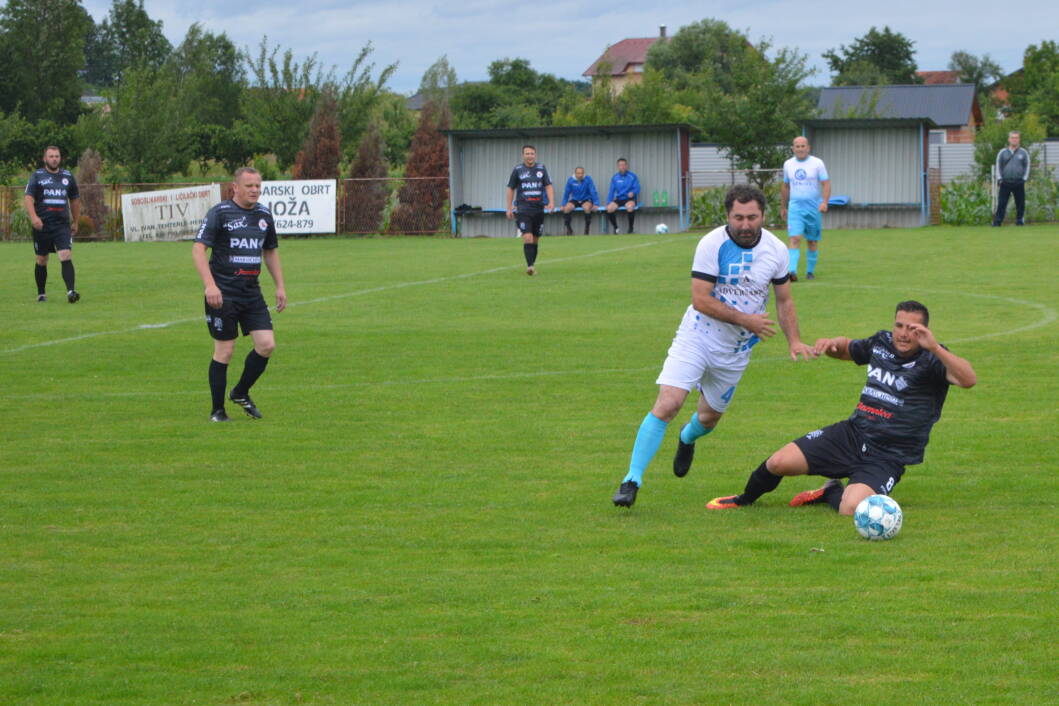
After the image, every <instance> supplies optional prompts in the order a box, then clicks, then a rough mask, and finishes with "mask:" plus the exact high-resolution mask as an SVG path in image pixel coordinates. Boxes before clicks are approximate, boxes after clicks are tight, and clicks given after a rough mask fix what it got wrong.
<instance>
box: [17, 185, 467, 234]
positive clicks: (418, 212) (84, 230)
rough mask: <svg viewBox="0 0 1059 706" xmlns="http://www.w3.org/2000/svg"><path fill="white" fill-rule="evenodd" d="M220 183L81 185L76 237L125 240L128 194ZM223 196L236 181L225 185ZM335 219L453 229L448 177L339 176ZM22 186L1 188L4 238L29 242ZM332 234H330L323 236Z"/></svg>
mask: <svg viewBox="0 0 1059 706" xmlns="http://www.w3.org/2000/svg"><path fill="white" fill-rule="evenodd" d="M216 183H220V182H189V183H181V184H79V185H78V187H79V189H80V192H81V197H80V199H81V219H80V227H79V229H78V234H77V240H79V241H85V240H122V239H123V238H124V231H123V228H124V226H123V222H122V214H121V197H122V195H123V194H136V193H145V192H151V191H160V190H163V189H176V188H183V187H189V186H209V185H212V184H216ZM220 186H221V195H222V197H223V198H231V184H230V183H229V182H223V183H220ZM337 192H338V193H337V195H336V198H335V223H336V230H337V232H338V233H339V234H355V235H367V234H392V235H432V234H436V233H449V232H450V228H451V221H450V217H449V214H448V211H449V208H448V204H449V180H448V177H415V178H401V177H398V178H384V179H339V180H338V185H337ZM24 194H25V187H23V186H2V187H0V240H5V241H7V240H30V239H31V237H32V231H31V226H30V221H29V216H28V214H27V213H26V211H25V208H24V207H23V196H24ZM321 235H327V234H321Z"/></svg>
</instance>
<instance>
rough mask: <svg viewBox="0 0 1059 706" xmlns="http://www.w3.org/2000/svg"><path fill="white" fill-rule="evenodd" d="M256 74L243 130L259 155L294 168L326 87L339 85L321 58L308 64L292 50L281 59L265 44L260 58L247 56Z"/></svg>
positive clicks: (245, 95)
mask: <svg viewBox="0 0 1059 706" xmlns="http://www.w3.org/2000/svg"><path fill="white" fill-rule="evenodd" d="M244 61H246V64H247V67H248V68H249V70H250V81H251V83H250V86H249V87H248V88H247V89H246V90H245V91H244V92H243V97H242V112H243V118H242V120H241V121H240V123H241V125H240V128H239V129H240V130H242V131H243V132H244V133H245V134H246V135H247V137H248V139H249V141H250V145H251V148H252V151H253V152H254V153H269V152H271V153H272V154H274V155H276V162H277V164H278V165H279V167H280V169H282V170H284V171H285V170H287V169H288V168H289V167H290V166H291V165H292V164H294V160H295V157H296V156H297V154H298V150H299V149H300V148H301V145H302V143H303V142H305V137H306V136H307V135H308V134H309V121H310V120H311V119H312V116H313V113H314V112H315V111H316V101H317V99H318V97H319V95H320V92H321V90H322V89H323V88H324V86H325V85H333V84H334V81H335V78H334V73H333V72H328V73H325V72H324V71H323V69H322V68H321V67H320V64H319V62H318V61H317V58H316V54H313V55H312V56H310V57H308V58H307V59H305V60H304V61H302V62H298V61H296V60H295V59H294V52H293V51H291V50H290V49H288V50H286V51H284V52H283V54H282V55H281V54H280V48H279V47H278V46H276V47H273V48H271V49H270V48H269V46H268V37H265V38H263V39H262V40H261V45H260V46H259V47H258V52H257V54H256V55H255V56H250V55H244Z"/></svg>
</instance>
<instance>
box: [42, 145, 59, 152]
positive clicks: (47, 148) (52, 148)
mask: <svg viewBox="0 0 1059 706" xmlns="http://www.w3.org/2000/svg"><path fill="white" fill-rule="evenodd" d="M52 150H55V151H56V152H58V153H59V154H62V153H63V151H62V150H61V149H59V148H58V147H56V146H55V145H48V146H47V147H45V148H44V152H42V153H41V154H48V153H49V152H51V151H52Z"/></svg>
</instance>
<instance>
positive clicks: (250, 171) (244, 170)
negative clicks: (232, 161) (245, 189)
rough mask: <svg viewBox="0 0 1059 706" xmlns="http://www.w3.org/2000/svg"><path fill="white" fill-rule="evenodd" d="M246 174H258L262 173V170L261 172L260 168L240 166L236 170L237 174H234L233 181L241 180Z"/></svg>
mask: <svg viewBox="0 0 1059 706" xmlns="http://www.w3.org/2000/svg"><path fill="white" fill-rule="evenodd" d="M244 174H257V175H260V174H261V172H259V171H258V170H256V169H254V168H253V167H239V168H238V169H236V170H235V174H233V175H232V181H239V177H241V176H243V175H244Z"/></svg>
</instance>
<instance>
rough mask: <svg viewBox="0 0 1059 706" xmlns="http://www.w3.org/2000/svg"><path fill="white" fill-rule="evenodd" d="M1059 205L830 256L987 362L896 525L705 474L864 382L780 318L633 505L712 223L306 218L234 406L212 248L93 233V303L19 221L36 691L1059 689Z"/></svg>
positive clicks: (12, 462) (13, 648)
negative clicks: (716, 501)
mask: <svg viewBox="0 0 1059 706" xmlns="http://www.w3.org/2000/svg"><path fill="white" fill-rule="evenodd" d="M1057 234H1059V230H1057V229H1056V228H1054V227H1044V226H1035V227H1026V228H1025V229H1021V230H1019V231H1017V232H1016V231H1015V229H1013V228H1012V229H1006V228H1005V229H1003V231H1001V232H999V233H998V231H996V230H992V229H989V228H960V229H955V228H941V229H938V228H932V229H915V230H883V231H836V232H829V233H827V235H826V236H825V240H824V244H823V246H822V256H821V263H820V279H819V280H817V281H816V282H799V283H798V284H796V285H794V287H795V298H796V303H797V307H798V311H799V314H800V319H801V326H802V331H803V336H804V338H805V339H806V340H809V341H811V340H813V339H815V338H816V337H819V336H832V335H850V336H864V335H869V334H871V333H873V332H874V331H876V330H877V329H879V328H885V327H887V326H888V325H889V322H890V321H891V320H892V315H893V306H894V304H895V303H896V302H897V301H899V300H901V299H906V298H916V299H920V300H922V301H923V302H924V303H926V304H927V305H928V306H929V307H930V309H931V314H932V328H933V330H934V331H935V333H936V334H937V336H938V337H939V339H940V340H942V341H943V342H945V343H947V344H948V345H949V346H950V347H951V348H952V349H953V350H954V351H955V352H957V353H958V354H960V355H962V356H965V357H966V358H967V359H969V360H970V361H971V362H972V364H973V365H974V366H975V368H976V370H977V372H978V377H979V384H978V386H977V387H975V388H974V389H971V390H960V389H955V388H954V389H953V390H952V391H951V392H950V395H949V400H948V403H947V405H946V408H945V412H944V414H943V416H942V419H941V421H940V422H939V423H938V424H937V426H936V427H935V429H934V434H933V437H934V438H933V441H932V443H931V445H930V447H929V448H928V451H927V458H926V462H925V463H924V464H922V465H920V466H914V467H911V468H910V469H909V471H908V472H907V473H906V475H905V478H904V480H903V482H902V483H901V484H900V485H899V486H898V488H897V489H896V491H895V496H896V497H897V499H898V500H899V502H900V503H901V504H902V506H903V508H904V510H905V525H904V528H903V529H902V531H901V534H900V535H899V536H898V537H897V538H896V539H894V540H893V541H890V542H881V543H869V542H866V541H864V540H862V539H860V538H859V537H858V535H857V534H856V532H855V531H854V529H853V526H852V522H851V521H850V520H849V519H848V518H844V517H839V516H837V515H835V514H834V513H833V512H831V511H830V510H828V509H826V508H819V507H812V508H803V509H799V510H793V509H790V508H788V507H787V506H786V502H787V500H789V499H790V497H791V495H793V494H794V493H795V492H797V491H800V490H803V489H806V488H808V487H812V486H814V485H815V481H814V479H811V478H797V479H788V480H785V481H784V482H783V484H782V485H781V486H780V488H779V489H778V490H777V491H776V492H775V493H773V494H771V495H769V496H766V497H765V498H763V499H762V500H761V501H760V502H759V503H758V504H757V505H755V506H754V507H752V508H748V509H746V510H743V511H739V512H727V513H708V512H706V511H705V510H704V507H703V506H704V504H705V501H706V500H708V499H709V498H711V497H714V496H716V495H721V494H726V493H732V492H737V491H739V490H740V489H741V488H742V485H743V483H744V482H745V479H746V477H747V475H748V473H749V472H750V471H751V470H752V469H753V468H754V467H755V466H756V465H757V464H758V463H760V462H761V460H762V459H764V458H765V457H766V456H767V455H768V454H769V453H771V452H772V451H773V450H775V449H776V448H778V447H779V446H781V445H782V444H784V443H786V442H787V441H789V440H790V439H792V438H794V437H795V436H798V435H800V434H802V433H805V432H806V431H809V430H811V429H814V428H816V427H818V426H821V425H823V424H827V423H830V422H833V421H837V420H839V419H842V418H844V417H846V416H848V414H849V413H850V411H851V410H852V408H853V406H854V404H855V403H856V399H857V396H858V392H859V390H860V387H861V385H862V383H863V379H864V369H863V368H858V367H856V366H854V365H851V364H848V363H839V362H836V361H833V360H822V361H814V362H812V363H804V362H800V363H791V362H789V361H787V360H786V359H785V351H786V348H785V346H784V344H783V342H782V337H781V338H780V339H773V340H771V341H767V342H765V343H763V344H762V345H760V346H759V347H758V348H757V349H755V353H754V358H753V361H752V363H751V365H750V367H749V369H748V370H747V373H746V375H745V376H744V378H743V382H742V383H741V385H740V387H739V390H738V393H737V395H736V397H735V399H734V400H733V404H732V406H731V408H730V410H729V412H728V414H727V415H726V416H725V418H724V419H723V420H722V422H721V425H720V426H719V427H718V430H717V431H716V432H715V433H714V434H712V435H711V436H710V437H708V438H707V439H704V440H703V442H701V443H700V448H699V452H698V455H697V458H696V464H695V467H694V468H693V469H692V472H691V473H690V475H689V476H688V477H687V478H684V479H679V480H678V479H676V478H674V477H673V475H672V473H670V471H669V469H668V466H669V463H670V459H671V455H672V450H673V444H674V443H675V442H674V440H673V439H674V438H675V433H676V428H677V426H678V425H675V424H674V425H672V428H671V429H670V430H669V433H668V434H667V437H666V441H665V443H664V445H663V448H662V450H661V452H660V453H659V456H658V457H657V458H656V460H655V462H654V463H653V464H652V466H651V468H650V469H649V470H648V474H647V476H646V479H645V485H644V488H643V490H642V491H641V493H640V497H639V500H638V501H637V504H636V506H635V507H634V508H632V510H631V511H625V510H620V509H617V508H614V507H613V506H612V505H611V503H610V496H611V495H612V493H613V492H614V490H615V488H616V487H617V485H618V483H619V481H620V480H621V478H622V476H623V475H624V473H625V470H626V466H627V463H628V456H629V452H630V449H631V446H632V441H633V437H634V435H635V432H636V428H637V427H638V425H639V423H640V421H641V419H642V418H643V415H644V414H645V413H646V411H647V410H648V409H649V407H650V405H651V403H652V401H653V399H654V395H655V386H654V379H655V376H656V375H657V372H658V369H659V367H660V365H661V363H662V360H663V358H664V356H665V352H666V349H667V347H668V345H669V341H670V339H671V337H672V334H673V331H674V330H675V328H676V326H677V323H678V322H679V319H680V316H681V313H682V311H683V309H684V308H685V307H686V305H687V302H688V295H689V277H688V273H689V270H690V263H691V257H692V253H693V250H694V245H695V242H696V237H697V236H691V235H686V234H685V235H670V236H654V235H652V236H621V237H599V236H597V237H579V238H546V239H545V240H544V241H543V243H542V246H541V253H542V257H541V262H540V263H539V265H540V271H541V274H540V276H538V277H536V278H528V277H526V276H525V275H524V274H522V268H521V266H520V263H521V257H522V253H521V244H520V243H518V242H516V241H513V240H447V239H444V240H442V239H364V240H347V239H318V240H294V241H286V242H284V243H283V245H282V250H281V252H282V257H283V263H284V268H285V271H286V275H287V280H288V294H289V297H290V299H291V301H292V302H293V305H292V306H291V307H290V309H289V310H288V311H286V312H283V313H282V314H279V315H278V316H276V317H275V322H276V328H277V339H278V345H279V347H278V349H277V352H276V355H275V357H274V358H273V361H272V363H271V365H270V367H269V369H268V371H267V372H266V374H265V376H264V377H263V378H262V380H261V382H260V383H259V384H258V386H257V387H255V389H254V398H255V400H256V401H257V403H258V404H259V405H260V407H261V408H262V410H263V412H264V414H265V419H263V420H261V421H256V422H255V421H251V420H249V419H247V418H246V417H244V416H243V415H241V413H240V414H239V416H238V418H235V420H234V422H233V423H231V424H227V425H211V424H209V423H208V422H207V421H206V420H207V415H208V412H209V399H208V390H207V387H206V368H207V364H208V361H209V357H210V351H211V349H212V348H211V343H210V340H209V338H208V335H207V333H206V331H205V330H204V323H203V321H202V319H201V312H202V303H201V286H200V285H199V283H198V280H197V275H196V274H195V273H194V270H193V268H192V266H191V258H190V246H189V245H188V244H186V243H185V244H165V243H150V244H124V243H101V244H90V245H79V246H78V247H77V248H76V250H75V262H76V264H77V268H78V270H77V271H78V288H79V289H80V290H81V291H82V293H83V295H84V299H83V300H82V302H81V303H79V304H77V305H76V306H70V305H68V304H66V303H65V301H64V299H63V298H62V297H61V296H60V292H61V289H62V285H61V279H60V278H59V271H58V266H57V263H54V262H53V265H52V268H51V280H50V281H51V286H50V291H51V292H52V295H53V300H52V301H51V302H49V303H47V304H46V305H38V304H36V303H34V302H33V292H34V290H33V280H32V272H31V269H32V268H31V249H30V246H29V245H28V244H26V243H15V244H11V243H5V244H0V273H2V279H0V282H2V284H0V322H2V330H3V336H2V340H0V381H2V394H3V405H2V406H0V429H2V431H3V439H4V440H3V444H2V446H0V474H2V475H0V483H2V487H3V491H2V493H3V495H2V500H0V557H2V558H0V703H4V704H49V705H50V704H82V703H83V704H227V703H248V704H293V703H303V704H349V703H372V704H375V703H394V704H406V703H477V704H494V703H526V704H536V703H595V704H613V703H629V702H639V703H694V704H698V703H740V704H764V703H795V704H818V703H854V702H855V703H944V704H949V703H1019V704H1028V703H1044V702H1049V701H1050V702H1053V703H1054V702H1055V701H1056V699H1057V696H1056V693H1057V692H1056V686H1055V665H1056V664H1057V662H1059V654H1057V653H1059V650H1057V647H1056V645H1057V644H1059V629H1057V625H1059V609H1057V605H1059V602H1057V601H1056V595H1057V588H1059V586H1057V583H1059V582H1057V578H1056V576H1057V573H1056V563H1055V557H1056V555H1057V553H1059V532H1057V531H1056V530H1055V526H1054V525H1053V524H1052V521H1053V520H1054V519H1055V512H1056V509H1057V500H1059V492H1057V486H1056V470H1057V465H1059V464H1057V455H1056V448H1057V444H1056V442H1057V439H1056V436H1057V434H1056V429H1057V421H1059V415H1057V403H1056V399H1057V392H1059V390H1057V385H1056V374H1055V371H1056V369H1057V368H1059V359H1057V358H1059V355H1057V352H1056V342H1057V336H1056V333H1057V330H1059V324H1057V322H1056V311H1057V309H1059V290H1057V288H1056V286H1055V282H1056V277H1055V257H1054V252H1055V250H1056V247H1057V245H1059V238H1057ZM266 291H267V292H269V293H271V287H270V286H267V287H266ZM166 323H168V325H166V326H162V327H153V328H141V326H143V325H157V324H166ZM248 350H249V345H248V341H247V340H245V339H244V340H241V341H240V342H239V344H238V346H237V349H236V358H235V364H234V365H233V371H232V375H231V376H230V379H232V378H234V376H235V375H237V374H238V371H239V370H240V369H241V367H242V365H241V360H242V357H243V356H244V355H245V353H246V352H247V351H248ZM229 411H230V412H231V413H233V417H234V416H235V415H234V412H235V410H231V409H230V410H229ZM687 412H688V413H690V406H689V407H688V410H687ZM685 418H686V414H685V413H682V414H681V417H680V419H681V421H683V420H684V419H685Z"/></svg>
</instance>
